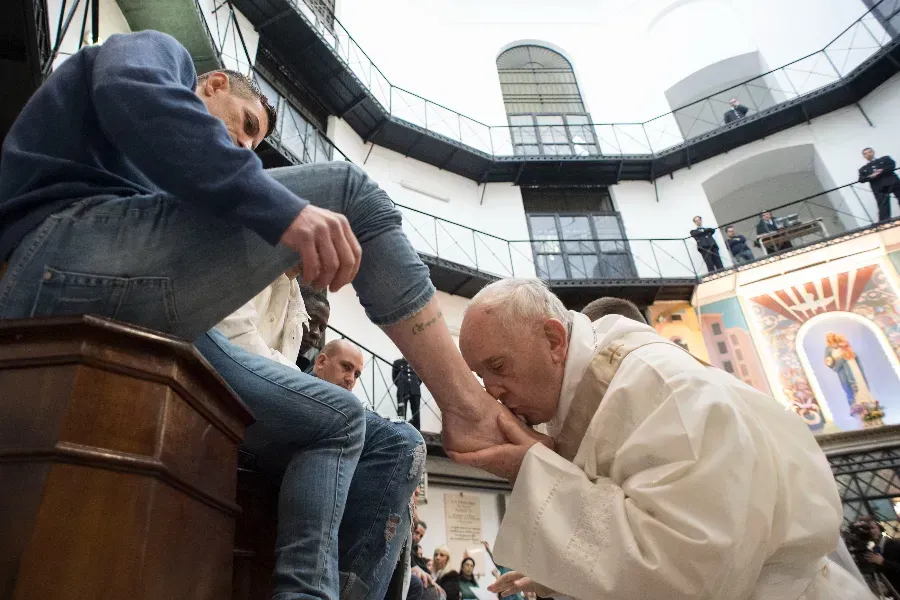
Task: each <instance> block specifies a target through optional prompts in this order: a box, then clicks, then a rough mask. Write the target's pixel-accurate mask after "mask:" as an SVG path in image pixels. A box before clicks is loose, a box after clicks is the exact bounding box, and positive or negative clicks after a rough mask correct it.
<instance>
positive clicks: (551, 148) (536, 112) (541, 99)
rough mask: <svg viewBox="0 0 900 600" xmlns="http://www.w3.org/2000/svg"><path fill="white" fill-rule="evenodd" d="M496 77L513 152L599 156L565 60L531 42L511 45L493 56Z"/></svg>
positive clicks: (572, 74) (591, 129) (586, 116)
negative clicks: (507, 120) (495, 60)
mask: <svg viewBox="0 0 900 600" xmlns="http://www.w3.org/2000/svg"><path fill="white" fill-rule="evenodd" d="M497 73H498V74H499V76H500V88H501V90H502V92H503V103H504V105H505V106H506V115H507V118H508V119H509V125H510V133H511V137H512V143H513V151H514V153H515V154H519V155H522V154H525V155H534V154H539V155H551V156H553V155H555V156H569V155H576V156H589V155H593V154H599V151H598V149H597V138H596V135H595V134H594V129H593V127H591V125H590V123H591V118H590V115H589V114H588V113H587V111H586V110H585V108H584V102H583V101H582V100H581V92H580V91H579V90H578V82H577V81H576V79H575V72H574V71H573V70H572V64H571V63H570V62H569V61H568V59H566V57H565V56H563V55H562V54H560V53H559V52H555V51H553V50H550V49H549V48H545V47H543V46H537V45H533V44H527V45H521V46H513V47H512V48H510V49H508V50H505V51H504V52H502V53H501V54H500V56H498V57H497Z"/></svg>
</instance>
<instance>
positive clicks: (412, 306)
mask: <svg viewBox="0 0 900 600" xmlns="http://www.w3.org/2000/svg"><path fill="white" fill-rule="evenodd" d="M425 281H426V283H425V285H424V287H423V289H422V291H421V292H420V293H419V295H418V296H416V297H415V298H413V299H412V300H410V301H409V302H407V303H405V304H404V305H402V306H398V307H397V308H395V309H394V310H392V311H391V312H389V313H385V314H383V315H375V314H372V313H370V312H368V311H367V312H366V314H367V315H368V317H369V320H370V321H372V323H374V324H375V325H378V326H379V327H387V326H388V325H393V324H394V323H399V322H400V321H405V320H406V319H408V318H410V317H412V316H414V315H417V314H419V313H420V312H421V311H422V309H423V308H425V305H426V304H428V303H429V302H430V301H431V299H432V298H433V297H434V294H435V288H434V284H433V283H431V280H428V279H426V280H425Z"/></svg>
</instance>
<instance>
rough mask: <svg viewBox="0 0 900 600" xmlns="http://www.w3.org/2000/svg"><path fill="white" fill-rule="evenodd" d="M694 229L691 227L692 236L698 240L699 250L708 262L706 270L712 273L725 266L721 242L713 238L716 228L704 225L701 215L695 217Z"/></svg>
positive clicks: (704, 260)
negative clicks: (720, 253) (720, 247)
mask: <svg viewBox="0 0 900 600" xmlns="http://www.w3.org/2000/svg"><path fill="white" fill-rule="evenodd" d="M694 225H695V226H696V227H695V228H694V229H691V237H692V238H694V240H695V241H696V242H697V252H699V253H700V256H702V257H703V262H705V263H706V270H707V271H709V272H710V273H714V272H716V271H721V270H722V269H724V268H725V267H724V266H723V265H722V257H721V256H719V244H717V243H716V240H715V239H714V238H713V235H714V234H715V233H716V230H715V229H713V228H712V227H704V226H703V218H702V217H701V216H700V215H697V216H696V217H694Z"/></svg>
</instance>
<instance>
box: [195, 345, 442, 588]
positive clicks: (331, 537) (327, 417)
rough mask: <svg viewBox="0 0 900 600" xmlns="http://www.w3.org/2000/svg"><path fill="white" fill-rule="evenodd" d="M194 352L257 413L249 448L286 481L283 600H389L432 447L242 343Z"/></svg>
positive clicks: (279, 576)
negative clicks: (427, 453)
mask: <svg viewBox="0 0 900 600" xmlns="http://www.w3.org/2000/svg"><path fill="white" fill-rule="evenodd" d="M194 345H195V346H196V347H197V349H198V350H199V351H200V353H201V354H203V356H204V358H206V360H208V361H209V362H210V364H211V365H212V366H213V367H214V368H215V369H216V371H218V372H219V373H220V374H221V375H222V377H223V378H224V379H225V381H227V382H228V384H229V385H231V387H232V388H234V391H235V392H237V394H238V395H239V396H240V397H241V399H242V400H243V401H244V402H245V403H246V404H247V406H249V407H250V409H251V410H252V411H253V413H254V415H255V416H256V422H255V423H254V424H253V425H251V426H250V427H248V428H247V432H246V434H245V437H244V443H243V447H244V449H245V450H247V451H248V452H250V453H252V454H254V455H256V458H257V461H258V464H259V466H260V467H261V468H262V469H263V470H265V471H266V472H267V473H268V474H269V475H270V476H272V477H273V478H274V479H276V480H278V479H279V478H280V479H281V491H280V495H279V498H278V535H277V540H276V545H275V574H274V586H273V588H274V591H273V595H272V599H273V600H337V598H340V599H341V600H363V599H365V600H383V599H384V594H385V591H386V590H387V587H388V583H389V582H390V579H391V574H392V573H393V570H394V566H395V565H396V564H397V559H398V557H399V556H400V552H401V550H402V549H403V544H404V543H405V542H406V539H407V537H408V536H409V527H410V516H409V502H410V498H411V496H412V493H413V491H414V490H415V489H416V486H417V485H418V483H419V478H420V477H421V473H422V468H423V467H424V464H425V443H424V441H423V440H422V436H421V435H420V434H419V432H418V431H416V430H415V429H414V428H413V427H412V426H411V425H409V424H408V423H394V422H392V421H389V420H387V419H385V418H383V417H381V416H379V415H377V414H376V413H374V412H372V411H369V410H366V409H365V408H364V407H363V405H362V403H361V402H360V401H359V399H358V398H357V397H356V396H355V395H353V394H352V393H350V392H348V391H346V390H344V389H343V388H340V387H338V386H335V385H331V384H330V383H327V382H325V381H322V380H321V379H317V378H315V377H313V376H312V375H308V374H306V373H303V372H302V371H299V370H297V369H292V368H291V367H288V366H286V365H282V364H280V363H277V362H275V361H273V360H270V359H268V358H265V357H262V356H259V355H256V354H253V353H251V352H248V351H246V350H244V349H243V348H239V347H238V346H236V345H234V344H232V343H231V342H229V341H228V339H227V338H225V336H224V335H222V334H221V333H219V332H218V331H216V330H215V329H213V330H211V331H209V332H208V333H206V334H205V335H202V336H200V337H199V338H198V339H197V340H196V341H195V342H194Z"/></svg>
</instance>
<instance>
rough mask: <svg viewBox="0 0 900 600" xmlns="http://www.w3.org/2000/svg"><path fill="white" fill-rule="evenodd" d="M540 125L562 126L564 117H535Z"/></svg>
mask: <svg viewBox="0 0 900 600" xmlns="http://www.w3.org/2000/svg"><path fill="white" fill-rule="evenodd" d="M535 119H536V120H537V124H538V125H562V124H563V118H562V115H535Z"/></svg>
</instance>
